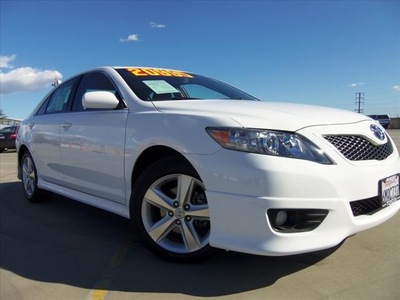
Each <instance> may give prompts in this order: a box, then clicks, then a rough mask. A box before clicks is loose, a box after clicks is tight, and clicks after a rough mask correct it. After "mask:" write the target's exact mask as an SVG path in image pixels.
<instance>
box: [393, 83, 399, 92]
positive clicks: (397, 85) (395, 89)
mask: <svg viewBox="0 0 400 300" xmlns="http://www.w3.org/2000/svg"><path fill="white" fill-rule="evenodd" d="M392 91H393V93H400V85H399V84H396V85H395V86H393V87H392Z"/></svg>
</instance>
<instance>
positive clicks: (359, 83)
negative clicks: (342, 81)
mask: <svg viewBox="0 0 400 300" xmlns="http://www.w3.org/2000/svg"><path fill="white" fill-rule="evenodd" d="M364 84H365V82H355V83H350V84H349V85H346V86H347V87H359V86H363V85H364Z"/></svg>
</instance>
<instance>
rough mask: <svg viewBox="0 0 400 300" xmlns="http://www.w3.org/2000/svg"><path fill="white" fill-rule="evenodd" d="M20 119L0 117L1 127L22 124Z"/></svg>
mask: <svg viewBox="0 0 400 300" xmlns="http://www.w3.org/2000/svg"><path fill="white" fill-rule="evenodd" d="M21 121H22V120H20V119H14V118H9V117H2V118H0V128H4V127H7V126H13V125H19V124H21Z"/></svg>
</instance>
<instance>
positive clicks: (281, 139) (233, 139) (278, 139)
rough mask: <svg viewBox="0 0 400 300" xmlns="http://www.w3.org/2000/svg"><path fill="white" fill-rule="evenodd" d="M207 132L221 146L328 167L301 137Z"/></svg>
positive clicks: (327, 161)
mask: <svg viewBox="0 0 400 300" xmlns="http://www.w3.org/2000/svg"><path fill="white" fill-rule="evenodd" d="M206 131H207V133H208V134H209V135H210V136H211V137H212V138H213V139H214V140H215V141H216V142H218V143H219V144H220V145H221V146H222V147H224V148H227V149H231V150H237V151H245V152H252V153H261V154H266V155H274V156H283V157H290V158H298V159H305V160H311V161H315V162H318V163H321V164H332V161H331V160H330V159H329V158H328V157H327V156H326V155H325V153H324V152H323V151H322V150H321V149H319V148H318V147H317V146H316V145H314V144H313V143H312V142H311V141H309V140H308V139H306V138H305V137H303V136H301V135H299V134H295V133H291V132H283V131H271V130H262V129H247V128H226V127H208V128H206Z"/></svg>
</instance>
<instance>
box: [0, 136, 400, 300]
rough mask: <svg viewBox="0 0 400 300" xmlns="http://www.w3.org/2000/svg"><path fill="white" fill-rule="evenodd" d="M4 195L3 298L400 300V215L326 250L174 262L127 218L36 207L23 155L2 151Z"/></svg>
mask: <svg viewBox="0 0 400 300" xmlns="http://www.w3.org/2000/svg"><path fill="white" fill-rule="evenodd" d="M389 134H390V135H391V136H392V137H393V138H394V140H395V143H396V145H397V148H400V130H389ZM0 195H1V196H0V299H1V300H20V299H21V300H22V299H24V300H30V299H35V300H36V299H37V300H55V299H57V300H63V299H68V300H69V299H71V300H75V299H82V300H114V299H118V300H125V299H140V300H142V299H161V300H163V299H174V300H179V299H200V298H207V299H208V298H209V299H257V300H260V299H400V234H399V233H400V229H399V228H400V214H397V215H396V216H395V217H393V218H392V219H391V220H389V221H388V222H386V223H384V224H382V225H380V226H378V227H375V228H373V229H370V230H367V231H364V232H361V233H359V234H357V235H355V236H352V237H350V238H348V239H347V240H345V241H344V242H343V243H342V244H341V245H339V246H337V247H335V248H333V249H329V250H325V251H319V252H314V253H310V254H302V255H295V256H287V257H261V256H253V255H246V254H240V253H235V252H222V253H220V254H218V255H217V256H215V257H213V258H212V259H210V260H209V261H206V262H203V263H199V264H174V263H170V262H166V261H163V260H161V259H159V258H157V257H156V256H154V255H153V254H151V253H150V252H148V251H147V250H146V249H145V248H144V247H143V246H142V245H141V244H140V243H139V242H138V240H137V238H136V236H135V234H134V233H133V232H132V230H131V227H130V223H129V221H128V220H127V219H124V218H122V217H119V216H117V215H113V214H111V213H108V212H104V211H102V210H99V209H96V208H93V207H90V206H87V205H84V204H81V203H79V202H75V201H73V200H70V199H68V198H65V197H60V196H57V195H52V196H51V197H50V199H48V201H46V202H43V203H39V204H31V203H29V202H28V201H26V200H25V198H24V194H23V190H22V186H21V182H20V181H19V180H18V179H17V177H16V153H15V151H10V152H4V153H1V154H0Z"/></svg>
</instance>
